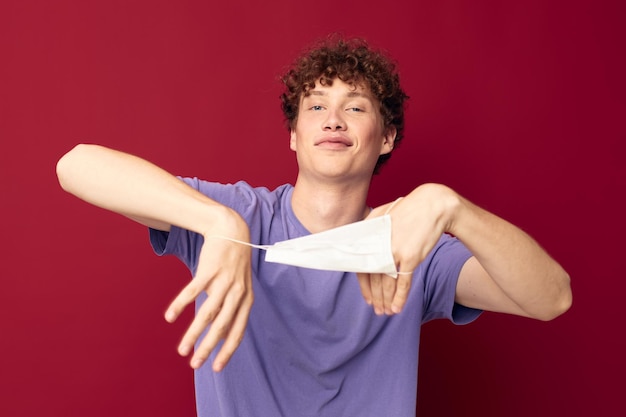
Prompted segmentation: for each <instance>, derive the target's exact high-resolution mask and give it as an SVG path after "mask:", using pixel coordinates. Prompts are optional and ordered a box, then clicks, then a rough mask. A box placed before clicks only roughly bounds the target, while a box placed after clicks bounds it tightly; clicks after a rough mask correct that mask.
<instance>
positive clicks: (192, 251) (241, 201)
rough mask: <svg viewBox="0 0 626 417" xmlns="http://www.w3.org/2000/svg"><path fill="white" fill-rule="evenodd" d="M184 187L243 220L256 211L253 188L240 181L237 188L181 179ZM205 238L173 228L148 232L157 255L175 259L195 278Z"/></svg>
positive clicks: (173, 226) (230, 185)
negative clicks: (225, 208)
mask: <svg viewBox="0 0 626 417" xmlns="http://www.w3.org/2000/svg"><path fill="white" fill-rule="evenodd" d="M180 179H181V180H182V181H184V182H185V183H186V184H187V185H189V186H190V187H192V188H194V189H195V190H198V191H200V192H201V193H202V194H204V195H206V196H209V197H210V198H212V199H213V200H215V201H217V202H218V203H221V204H224V205H225V206H228V207H231V208H232V209H234V210H235V211H237V212H238V213H239V214H240V215H242V217H243V218H244V219H249V218H250V217H251V216H252V214H251V211H254V208H255V207H256V196H255V194H254V192H253V191H252V187H250V185H248V184H247V183H245V182H243V181H240V182H238V183H236V184H220V183H214V182H208V181H202V180H199V179H198V178H180ZM203 242H204V238H203V237H202V236H201V235H200V234H198V233H195V232H192V231H189V230H185V229H182V228H180V227H178V226H175V225H172V227H171V229H170V231H169V232H164V231H160V230H154V229H150V244H151V245H152V249H153V250H154V252H155V253H156V254H157V255H159V256H163V255H174V256H176V257H177V258H178V259H180V260H181V261H182V262H183V263H184V264H185V265H186V266H187V268H189V270H190V271H191V273H192V274H193V275H195V272H196V267H197V261H198V256H199V254H200V249H201V248H202V243H203Z"/></svg>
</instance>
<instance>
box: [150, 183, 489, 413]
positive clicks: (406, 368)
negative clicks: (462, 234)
mask: <svg viewBox="0 0 626 417" xmlns="http://www.w3.org/2000/svg"><path fill="white" fill-rule="evenodd" d="M184 181H185V182H187V183H188V184H189V185H191V186H192V187H193V188H195V189H198V190H200V192H202V193H204V194H206V195H208V196H210V197H211V198H212V199H214V200H216V201H218V202H220V203H222V204H224V205H226V206H229V207H232V208H233V209H234V210H236V211H237V212H238V213H239V214H240V215H241V216H242V217H243V218H244V219H245V220H246V222H247V223H248V225H249V227H250V239H251V242H252V243H256V244H263V245H271V244H274V243H275V242H278V241H282V240H287V239H292V238H296V237H300V236H304V235H308V234H310V232H309V231H307V230H306V229H305V228H304V226H303V225H302V224H301V223H300V222H299V221H298V219H297V218H296V216H295V215H294V213H293V211H292V207H291V194H292V191H293V187H292V186H291V185H289V184H286V185H283V186H280V187H278V188H276V189H275V190H273V191H270V190H268V189H266V188H253V187H251V186H250V185H248V184H246V183H245V182H238V183H236V184H218V183H210V182H205V181H200V180H198V179H185V180H184ZM150 239H151V243H152V245H153V247H154V250H155V251H156V253H157V254H159V255H165V254H173V255H176V256H177V257H178V258H180V259H181V260H182V261H183V262H184V263H185V264H186V265H187V266H188V267H189V269H190V271H191V272H192V274H193V273H194V272H195V269H196V263H197V260H198V254H199V251H200V248H201V246H202V242H203V239H202V237H201V236H199V235H198V234H195V233H192V232H189V231H187V230H183V229H180V228H176V227H172V229H171V231H170V232H169V233H165V232H159V231H155V230H151V235H150ZM470 256H471V254H470V253H469V251H468V250H467V249H466V248H465V247H464V246H463V245H462V244H461V243H460V242H459V241H458V240H457V239H454V238H452V237H450V236H447V235H444V236H442V238H441V239H440V240H439V242H438V243H437V246H436V247H435V248H434V249H433V250H432V252H431V253H430V254H429V256H428V257H427V258H426V260H425V261H424V262H422V263H421V264H420V265H419V267H418V268H417V269H416V271H415V272H414V275H413V284H412V287H411V292H410V296H409V299H408V300H407V303H406V306H405V308H404V310H403V311H402V313H400V314H398V315H395V316H391V317H385V316H382V317H381V316H376V315H375V314H374V312H373V309H372V307H370V306H368V305H367V304H366V303H365V301H364V300H363V297H362V295H361V291H360V289H359V285H358V282H357V279H356V276H355V274H353V273H342V272H329V271H318V270H313V269H307V268H299V267H293V266H288V265H282V264H277V263H270V262H265V261H264V257H265V251H263V250H258V249H253V251H252V272H253V290H254V297H255V301H254V305H253V307H252V311H251V313H250V318H249V322H248V327H247V328H246V334H245V337H244V339H243V341H242V342H241V345H240V347H239V348H238V349H237V351H236V352H235V354H234V355H233V357H232V359H231V361H230V362H229V364H228V365H227V366H226V368H225V369H224V370H223V371H222V372H220V373H214V372H213V371H212V370H211V366H210V363H211V362H212V359H213V356H212V357H211V361H209V362H207V364H205V365H204V366H203V367H202V368H200V369H199V370H197V371H196V373H195V386H196V402H197V409H198V415H199V416H200V417H212V416H221V417H225V416H232V417H245V416H272V417H274V416H287V417H293V416H298V417H307V416H316V417H319V416H329V417H336V416H360V417H367V416H377V417H378V416H388V417H392V416H407V417H408V416H414V415H415V408H416V398H417V362H418V346H419V337H420V326H421V324H422V323H425V322H427V321H429V320H433V319H437V318H448V319H449V320H452V321H453V322H455V323H458V324H464V323H468V322H470V321H472V320H474V319H475V318H476V317H477V316H478V315H479V314H480V312H479V311H477V310H473V309H468V308H465V307H462V306H460V305H458V304H455V303H454V295H455V288H456V282H457V279H458V275H459V272H460V270H461V267H462V266H463V264H464V263H465V261H466V260H467V259H468V258H469V257H470ZM202 301H204V300H203V299H199V300H198V305H199V304H200V303H202Z"/></svg>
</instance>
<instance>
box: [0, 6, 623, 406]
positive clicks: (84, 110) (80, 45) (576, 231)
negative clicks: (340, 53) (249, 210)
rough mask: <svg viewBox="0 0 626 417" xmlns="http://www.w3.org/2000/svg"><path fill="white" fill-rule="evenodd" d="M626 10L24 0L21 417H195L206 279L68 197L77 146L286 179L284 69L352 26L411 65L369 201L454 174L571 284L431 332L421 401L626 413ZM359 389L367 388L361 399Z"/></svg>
mask: <svg viewBox="0 0 626 417" xmlns="http://www.w3.org/2000/svg"><path fill="white" fill-rule="evenodd" d="M624 9H625V8H624V6H623V3H622V2H620V1H593V2H592V1H567V2H565V1H554V2H545V1H534V0H533V1H524V2H517V1H516V2H500V1H466V2H464V1H437V0H432V1H421V0H417V1H416V0H406V1H387V2H379V1H371V0H362V1H335V2H330V3H329V2H327V3H312V4H309V3H305V2H292V1H287V0H275V1H273V2H271V3H268V2H254V1H233V2H227V1H224V2H207V1H200V0H193V1H192V0H187V1H156V0H151V1H147V0H144V1H121V0H117V1H106V2H104V1H102V2H90V1H81V0H66V1H29V0H25V1H18V0H14V1H6V0H5V1H3V2H2V3H0V60H1V61H0V140H1V144H2V148H1V149H2V151H1V152H2V158H1V163H0V181H1V190H2V194H1V195H2V204H1V205H0V210H2V219H3V225H2V232H3V239H2V243H0V245H2V246H1V248H0V256H1V257H2V262H1V268H2V274H1V280H2V281H1V287H0V309H1V314H0V326H1V327H0V332H1V333H0V349H1V354H0V415H2V416H11V417H13V416H35V415H37V416H40V415H43V416H138V415H150V416H192V415H193V414H194V399H193V388H192V373H191V371H190V369H189V368H188V367H187V365H186V360H185V359H181V358H179V357H178V356H177V355H176V353H175V346H176V344H177V341H178V338H179V337H180V336H181V334H182V331H183V329H184V326H185V323H186V322H187V321H188V318H189V313H188V314H187V315H186V316H185V319H184V320H181V322H180V323H177V324H175V325H168V324H166V323H165V321H164V320H163V318H162V313H163V312H164V310H165V307H166V305H167V304H168V302H169V301H170V300H171V298H172V297H173V296H174V294H175V293H176V292H177V291H178V290H179V289H180V288H181V287H182V286H183V285H184V283H185V282H186V280H187V279H188V273H187V271H186V270H185V269H184V267H183V266H182V265H181V264H179V263H178V261H176V260H175V259H173V258H163V259H158V258H156V257H155V256H154V255H153V254H152V252H151V249H150V247H149V245H148V243H147V232H146V231H145V230H144V229H142V228H141V227H138V226H135V225H134V224H131V222H130V221H128V220H126V219H123V218H121V217H119V216H116V215H113V214H110V213H108V212H105V211H103V210H100V209H96V208H93V207H91V206H89V205H87V204H85V203H83V202H81V201H79V200H77V199H75V198H73V197H71V196H69V195H67V194H65V193H64V192H63V191H62V190H61V189H60V188H59V186H58V184H57V182H56V177H55V174H54V166H55V162H56V160H57V159H58V158H59V157H60V156H61V155H62V154H63V153H64V152H66V151H67V150H69V149H70V148H71V147H72V146H74V145H75V144H76V143H78V142H95V143H100V144H104V145H107V146H111V147H115V148H119V149H122V150H126V151H129V152H132V153H136V154H139V155H141V156H143V157H145V158H147V159H149V160H152V161H154V162H156V163H157V164H159V165H161V166H163V167H164V168H166V169H168V170H169V171H171V172H173V173H175V174H180V175H194V176H198V177H202V178H206V179H212V180H217V181H224V182H232V181H236V180H238V179H245V180H247V181H249V182H250V183H252V184H254V185H267V186H270V187H273V186H276V185H278V184H281V183H284V182H290V181H293V180H294V175H295V170H296V166H295V160H294V156H293V154H292V152H291V151H290V150H289V149H288V139H289V137H288V134H287V131H286V130H285V129H284V126H283V121H282V115H281V113H280V109H279V101H278V94H279V91H280V89H279V83H278V82H277V76H278V75H279V74H280V73H281V72H282V69H283V68H284V66H285V65H287V64H288V63H289V62H290V60H291V59H292V57H293V56H294V54H295V53H296V52H297V51H298V50H300V48H301V47H303V46H304V45H307V44H308V43H309V42H310V41H312V40H314V39H316V38H317V37H319V36H322V35H325V34H327V33H329V32H333V31H341V32H343V33H345V34H347V35H359V36H364V37H366V38H367V39H369V41H370V42H371V43H372V44H373V45H375V46H380V47H384V48H386V49H387V50H389V51H390V52H391V54H392V55H393V56H395V57H396V58H397V59H398V61H399V62H400V71H401V75H402V77H403V80H404V85H405V88H406V90H407V92H408V94H409V95H410V96H411V100H410V104H409V108H408V114H407V119H408V127H407V131H406V139H405V142H404V143H403V144H402V145H401V146H400V147H399V149H397V150H396V153H395V154H394V156H393V157H392V159H391V161H390V163H389V165H388V166H387V167H385V168H384V169H383V172H382V174H381V176H380V177H378V178H376V179H375V181H374V184H373V187H372V197H371V203H372V204H378V203H382V202H385V201H389V200H391V199H394V198H396V197H397V196H399V195H402V194H404V193H407V192H408V191H409V190H411V189H412V188H413V187H414V186H416V185H417V184H419V183H422V182H424V181H437V182H443V183H446V184H448V185H450V186H452V187H453V188H455V189H456V190H458V191H459V192H460V193H462V194H464V195H465V196H466V197H468V198H470V199H471V200H473V201H474V202H476V203H478V204H479V205H482V206H484V207H486V208H488V209H490V210H491V211H493V212H495V213H497V214H499V215H501V216H503V217H505V218H507V219H509V220H511V221H513V222H514V223H516V224H518V225H519V226H521V227H522V228H524V229H525V230H527V231H528V232H530V233H531V234H532V235H533V236H535V237H536V238H537V239H538V240H539V241H540V242H541V243H542V244H543V246H544V247H545V248H546V249H547V250H548V251H549V252H550V253H551V254H553V256H554V257H555V258H556V259H557V260H558V261H559V262H561V263H562V264H563V265H564V266H565V268H566V269H567V270H568V271H569V272H570V274H571V276H572V284H573V289H574V305H573V307H572V309H571V310H570V311H569V312H568V313H567V314H565V315H564V316H562V317H560V318H558V319H557V320H555V321H553V322H548V323H542V322H536V321H532V320H527V319H522V318H517V317H510V316H503V315H496V314H485V315H484V316H483V317H482V318H481V319H480V320H479V321H477V322H476V323H474V324H472V325H469V326H464V327H456V326H453V325H451V324H449V323H447V322H436V323H430V324H427V325H425V326H424V337H423V341H422V346H421V363H420V364H421V368H420V371H419V372H420V389H419V397H418V398H419V399H418V412H419V415H420V416H442V415H445V416H449V415H454V416H460V415H463V416H483V417H484V416H494V417H495V416H529V415H532V416H556V415H559V416H560V415H598V416H614V415H621V412H620V411H619V410H620V409H623V407H622V403H623V399H622V395H623V394H622V391H623V388H624V383H623V376H624V374H625V372H626V366H625V359H624V351H625V349H624V348H625V347H626V346H625V341H624V335H623V332H624V323H625V321H624V316H625V314H624V309H623V307H622V306H621V304H622V291H624V290H625V289H626V284H625V280H624V278H623V274H619V275H618V269H617V266H618V263H619V264H620V265H621V264H622V262H621V261H620V259H623V256H624V254H623V253H624V248H625V247H624V242H623V235H624V222H623V215H624V212H625V208H626V207H625V206H624V203H623V193H624V190H625V185H626V184H625V178H626V175H625V169H624V162H623V160H624V140H625V139H626V133H625V132H626V129H625V127H624V121H625V119H626V117H625V116H626V104H625V97H626V94H625V93H626V89H625V83H624V74H626V63H625V60H626V59H625V57H626V53H625V52H626V48H625V44H624V38H625V35H626V29H624V21H625V17H626V14H625V10H624ZM355 401H358V399H355Z"/></svg>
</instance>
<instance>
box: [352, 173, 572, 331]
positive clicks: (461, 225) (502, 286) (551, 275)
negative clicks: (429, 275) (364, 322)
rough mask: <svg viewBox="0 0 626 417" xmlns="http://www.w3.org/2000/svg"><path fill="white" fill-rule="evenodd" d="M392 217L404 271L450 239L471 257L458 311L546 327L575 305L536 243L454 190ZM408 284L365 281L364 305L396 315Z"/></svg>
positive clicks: (407, 204) (434, 189)
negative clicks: (518, 318) (514, 317)
mask: <svg viewBox="0 0 626 417" xmlns="http://www.w3.org/2000/svg"><path fill="white" fill-rule="evenodd" d="M382 209H383V210H384V208H382ZM391 215H392V219H393V222H392V223H393V253H394V258H395V259H396V261H397V262H398V265H399V270H401V271H411V270H413V269H415V268H416V266H417V265H418V264H419V263H420V262H421V261H422V260H423V259H424V258H425V257H426V255H427V254H428V252H430V250H431V249H432V248H433V247H434V245H435V243H436V241H437V240H438V239H439V236H441V234H442V233H444V232H449V233H451V234H453V235H455V236H456V237H458V238H459V239H460V240H461V241H462V242H463V243H464V244H465V245H466V246H467V247H468V249H469V250H470V251H471V252H472V254H473V255H474V257H472V258H470V260H468V261H467V262H466V264H465V265H464V267H463V269H462V270H461V274H460V276H459V281H458V284H457V292H456V301H457V302H458V303H460V304H463V305H465V306H467V307H474V308H478V309H483V310H490V311H498V312H504V313H510V314H516V315H521V316H526V317H532V318H536V319H541V320H549V319H552V318H554V317H557V316H558V315H560V314H562V313H563V312H565V311H566V310H567V309H568V308H569V306H570V305H571V299H572V294H571V289H570V280H569V276H568V274H567V273H566V272H565V271H564V270H563V268H561V266H560V265H559V264H558V263H556V262H555V261H554V260H553V259H552V258H551V257H550V256H549V255H548V254H547V253H546V252H545V251H544V250H543V249H542V248H541V247H540V246H539V245H538V244H537V243H536V242H535V241H534V240H533V239H532V238H531V237H530V236H528V235H527V234H526V233H524V232H523V231H522V230H520V229H519V228H517V227H515V226H514V225H512V224H510V223H509V222H507V221H505V220H503V219H501V218H499V217H497V216H495V215H493V214H491V213H489V212H487V211H485V210H483V209H481V208H479V207H477V206H476V205H474V204H472V203H470V202H469V201H467V200H466V199H464V198H463V197H461V196H459V195H458V194H457V193H456V192H454V191H453V190H451V189H449V188H448V187H445V186H442V185H439V184H425V185H423V186H420V187H418V188H416V189H415V190H414V191H413V192H411V193H410V194H409V195H407V196H406V197H405V198H404V199H403V200H401V201H400V202H399V203H398V204H397V205H396V206H395V207H394V208H393V210H392V212H391ZM410 279H411V278H410V276H409V275H400V276H399V277H398V279H397V281H392V280H393V278H390V277H378V278H377V279H375V280H374V281H375V282H374V285H372V284H371V283H370V282H369V281H365V277H363V278H360V282H361V287H362V289H363V292H364V296H365V298H366V300H368V301H369V302H371V303H372V304H373V305H374V307H375V308H377V309H378V311H379V312H381V313H382V312H386V313H387V314H393V313H396V312H398V311H400V310H401V309H402V307H403V306H404V303H405V301H406V297H407V296H408V290H409V289H410V287H411V282H410Z"/></svg>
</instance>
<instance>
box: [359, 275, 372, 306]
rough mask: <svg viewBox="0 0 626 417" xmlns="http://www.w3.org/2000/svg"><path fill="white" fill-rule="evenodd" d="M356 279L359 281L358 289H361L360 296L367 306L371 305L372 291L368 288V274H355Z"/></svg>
mask: <svg viewBox="0 0 626 417" xmlns="http://www.w3.org/2000/svg"><path fill="white" fill-rule="evenodd" d="M356 278H357V280H358V281H359V287H360V288H361V294H362V295H363V298H364V299H365V302H366V303H367V305H370V306H371V305H372V290H371V288H370V274H364V273H362V272H359V273H357V274H356Z"/></svg>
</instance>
